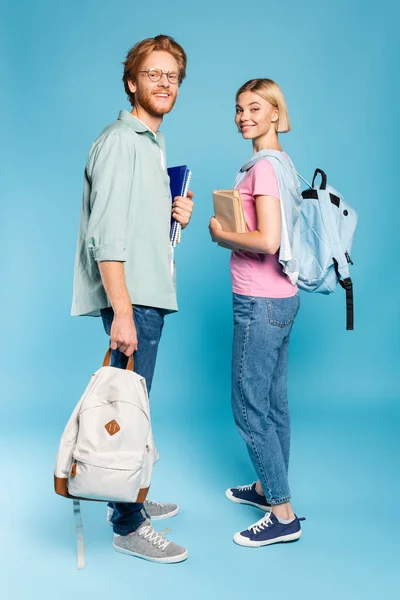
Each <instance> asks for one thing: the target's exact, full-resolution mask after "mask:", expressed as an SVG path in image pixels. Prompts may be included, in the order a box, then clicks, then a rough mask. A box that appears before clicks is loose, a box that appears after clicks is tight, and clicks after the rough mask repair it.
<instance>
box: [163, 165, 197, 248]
mask: <svg viewBox="0 0 400 600" xmlns="http://www.w3.org/2000/svg"><path fill="white" fill-rule="evenodd" d="M168 175H169V186H170V189H171V197H172V202H173V201H174V199H175V198H176V196H182V197H183V198H185V197H186V196H187V193H188V190H189V185H190V179H191V177H192V172H191V170H190V169H189V167H187V166H186V165H182V166H180V167H170V168H169V169H168ZM180 232H181V226H180V223H178V221H176V220H175V219H174V218H173V217H171V229H170V240H171V244H172V246H173V247H175V246H176V244H177V243H179V241H180Z"/></svg>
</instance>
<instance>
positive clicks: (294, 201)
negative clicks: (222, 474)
mask: <svg viewBox="0 0 400 600" xmlns="http://www.w3.org/2000/svg"><path fill="white" fill-rule="evenodd" d="M235 122H236V125H237V127H238V129H239V132H240V133H241V134H242V136H243V138H244V139H246V140H251V141H252V145H253V152H254V154H253V157H252V159H251V160H250V161H248V163H245V165H243V166H242V168H241V170H240V171H239V174H238V177H237V185H236V187H238V188H239V189H240V192H241V197H242V200H243V205H244V212H245V217H246V222H247V226H248V232H247V233H230V232H226V231H223V229H222V226H221V224H220V223H219V222H218V221H217V220H216V219H215V218H214V217H213V218H212V219H211V221H210V233H211V236H212V239H213V240H214V241H216V242H224V244H225V245H226V244H227V245H228V246H229V247H230V248H231V249H232V255H231V263H230V266H231V278H232V289H233V313H234V341H233V359H232V407H233V414H234V418H235V422H236V425H237V427H238V429H239V432H240V434H241V436H242V437H243V439H244V441H245V443H246V445H247V449H248V452H249V455H250V458H251V461H252V463H253V466H254V469H255V471H256V473H257V475H258V480H257V481H256V482H255V483H253V484H250V485H244V486H238V487H235V488H230V489H228V490H227V492H226V495H227V497H228V498H229V499H230V500H232V501H233V502H236V503H240V504H250V505H252V506H256V507H258V508H260V509H261V510H262V511H264V512H265V515H264V516H263V517H262V519H261V520H259V521H258V522H257V523H255V524H254V525H252V526H250V527H249V528H248V529H246V530H244V531H241V532H240V533H236V534H235V536H234V541H235V542H236V543H237V544H240V545H242V546H264V545H269V544H273V543H276V542H289V541H293V540H296V539H298V538H299V537H300V536H301V525H300V520H301V519H299V518H298V517H297V516H296V515H295V514H294V512H293V508H292V504H291V496H290V490H289V484H288V466H289V446H290V425H289V409H288V401H287V390H286V387H287V386H286V382H287V381H286V380H287V364H288V349H289V339H290V333H291V330H292V327H293V323H294V320H295V317H296V315H297V312H298V310H299V292H298V288H297V286H296V284H295V281H296V276H297V273H296V271H298V265H297V263H296V259H295V258H294V257H293V247H294V238H295V233H294V231H295V227H294V226H295V223H296V220H297V216H298V212H299V205H300V187H299V183H298V180H297V176H296V171H295V169H294V166H293V164H292V162H291V160H290V159H289V157H288V156H287V155H286V154H285V153H284V152H283V150H282V147H281V144H280V140H279V133H285V132H287V131H289V130H290V121H289V115H288V110H287V106H286V102H285V98H284V96H283V93H282V91H281V89H280V88H279V86H278V85H277V84H276V83H275V82H273V81H271V80H269V79H254V80H251V81H248V82H247V83H245V84H244V85H243V86H242V87H241V88H240V89H239V91H238V92H237V95H236V117H235Z"/></svg>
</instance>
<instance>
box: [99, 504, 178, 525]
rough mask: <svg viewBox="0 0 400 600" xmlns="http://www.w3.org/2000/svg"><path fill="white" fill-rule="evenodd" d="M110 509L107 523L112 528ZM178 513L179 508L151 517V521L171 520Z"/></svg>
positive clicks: (108, 509) (109, 509)
mask: <svg viewBox="0 0 400 600" xmlns="http://www.w3.org/2000/svg"><path fill="white" fill-rule="evenodd" d="M111 511H112V509H111V508H110V507H108V508H107V523H108V524H109V525H110V527H112V526H113V524H112V523H111V517H112V512H111ZM178 512H179V506H177V507H176V509H175V510H171V512H169V513H167V514H165V515H160V516H159V517H151V521H162V520H163V519H171V518H172V517H175V515H177V514H178Z"/></svg>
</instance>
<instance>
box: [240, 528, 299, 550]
mask: <svg viewBox="0 0 400 600" xmlns="http://www.w3.org/2000/svg"><path fill="white" fill-rule="evenodd" d="M301 533H302V532H301V529H300V531H297V532H296V533H291V534H289V535H282V536H280V537H277V538H274V539H273V540H266V541H265V542H252V541H251V540H249V538H246V537H243V536H242V535H241V533H235V535H234V536H233V541H234V542H235V544H238V545H239V546H246V547H247V548H259V547H260V546H271V544H279V543H280V542H295V541H296V540H298V539H299V537H301Z"/></svg>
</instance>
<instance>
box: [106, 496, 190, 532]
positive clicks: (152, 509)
mask: <svg viewBox="0 0 400 600" xmlns="http://www.w3.org/2000/svg"><path fill="white" fill-rule="evenodd" d="M144 510H145V512H146V515H147V516H148V517H149V518H150V519H151V520H152V521H159V520H161V519H169V518H170V517H174V516H175V515H177V514H178V512H179V506H178V505H177V504H169V503H167V502H152V501H151V500H145V501H144ZM113 513H114V509H113V508H111V507H110V506H108V507H107V523H108V524H109V525H111V526H112V523H111V519H112V516H113Z"/></svg>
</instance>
